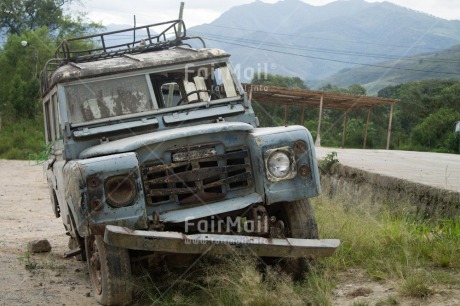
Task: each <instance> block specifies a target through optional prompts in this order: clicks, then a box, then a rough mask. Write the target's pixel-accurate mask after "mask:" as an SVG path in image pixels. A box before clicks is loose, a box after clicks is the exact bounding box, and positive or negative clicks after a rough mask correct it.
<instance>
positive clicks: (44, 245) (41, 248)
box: [27, 239, 51, 253]
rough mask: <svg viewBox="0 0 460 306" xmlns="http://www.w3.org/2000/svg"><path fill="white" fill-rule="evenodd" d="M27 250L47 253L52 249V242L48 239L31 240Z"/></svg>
mask: <svg viewBox="0 0 460 306" xmlns="http://www.w3.org/2000/svg"><path fill="white" fill-rule="evenodd" d="M27 250H28V251H29V252H31V253H45V252H49V251H51V244H50V243H49V241H48V240H47V239H40V240H34V241H29V243H28V244H27Z"/></svg>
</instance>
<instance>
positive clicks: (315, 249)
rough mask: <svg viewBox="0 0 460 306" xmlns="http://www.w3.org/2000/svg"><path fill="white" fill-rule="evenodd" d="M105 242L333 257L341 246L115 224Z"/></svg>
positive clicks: (213, 251)
mask: <svg viewBox="0 0 460 306" xmlns="http://www.w3.org/2000/svg"><path fill="white" fill-rule="evenodd" d="M104 241H105V242H106V243H107V244H109V245H112V246H116V247H120V248H125V249H132V250H143V251H155V252H167V253H184V254H204V253H206V254H214V255H225V254H240V255H257V256H267V257H290V258H299V257H308V258H318V257H326V256H331V255H332V254H333V253H334V251H335V250H336V249H337V247H338V246H339V245H340V241H339V240H338V239H296V238H285V239H280V238H263V237H252V236H242V235H218V234H194V235H185V234H182V233H179V232H156V231H139V230H136V231H133V230H130V229H128V228H125V227H120V226H114V225H107V226H106V228H105V233H104Z"/></svg>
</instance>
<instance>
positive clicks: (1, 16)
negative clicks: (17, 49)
mask: <svg viewBox="0 0 460 306" xmlns="http://www.w3.org/2000/svg"><path fill="white" fill-rule="evenodd" d="M72 2H73V0H2V2H0V28H1V29H2V32H3V33H5V34H7V35H8V34H15V35H20V34H21V33H22V32H24V31H31V30H36V29H38V28H42V27H46V28H48V30H49V33H50V35H52V36H55V37H64V36H72V34H82V33H85V32H88V31H91V30H93V29H95V28H100V27H101V26H100V25H98V24H96V23H93V22H90V21H87V20H84V19H85V18H84V15H77V16H76V17H75V19H73V18H72V17H71V16H70V15H68V14H65V13H64V7H65V5H68V4H70V3H72Z"/></svg>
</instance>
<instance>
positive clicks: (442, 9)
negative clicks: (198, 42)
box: [71, 0, 460, 27]
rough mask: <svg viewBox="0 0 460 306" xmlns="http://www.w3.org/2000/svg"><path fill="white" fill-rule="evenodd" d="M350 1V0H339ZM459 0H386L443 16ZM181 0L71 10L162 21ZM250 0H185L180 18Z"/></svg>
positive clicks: (459, 12) (110, 19) (106, 19)
mask: <svg viewBox="0 0 460 306" xmlns="http://www.w3.org/2000/svg"><path fill="white" fill-rule="evenodd" d="M284 1H293V0H284ZM340 1H354V0H340ZM367 1H368V2H382V1H381V0H367ZM458 1H459V0H423V1H420V0H390V1H389V2H392V3H395V4H398V5H401V6H404V7H408V8H411V9H414V10H418V11H421V12H425V13H428V14H431V15H434V16H437V17H441V18H445V19H460V6H459V5H458ZM180 2H181V0H168V1H167V0H161V1H158V0H157V1H145V0H130V1H121V0H98V1H87V2H84V3H83V7H82V5H81V4H80V5H79V4H76V3H81V2H78V1H76V2H74V4H72V6H71V9H72V10H77V11H78V10H79V11H85V12H87V13H88V18H90V19H91V20H93V21H97V22H101V23H102V24H104V25H108V24H111V23H115V24H129V25H132V24H133V16H134V15H136V20H137V24H138V25H145V24H150V23H156V22H162V21H167V20H172V19H177V18H178V14H179V7H180ZM251 2H254V0H233V1H215V0H193V1H185V10H184V20H185V22H186V25H187V27H192V26H195V25H199V24H203V23H209V22H212V21H213V20H215V19H216V18H218V17H219V16H220V15H221V14H222V13H224V12H225V11H227V10H229V9H230V8H231V7H233V6H237V5H242V4H247V3H251ZM263 2H266V3H275V2H277V0H264V1H263ZM303 2H305V3H308V4H311V5H316V6H318V5H325V4H327V3H330V2H333V0H304V1H303Z"/></svg>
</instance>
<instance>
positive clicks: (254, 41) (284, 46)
mask: <svg viewBox="0 0 460 306" xmlns="http://www.w3.org/2000/svg"><path fill="white" fill-rule="evenodd" d="M193 31H194V32H196V33H199V34H200V33H201V34H202V35H206V36H211V38H216V39H227V40H229V39H230V40H236V41H239V42H243V43H253V44H259V45H267V46H271V47H277V48H283V49H295V50H307V51H312V52H318V53H330V54H336V55H344V56H360V57H371V58H382V59H389V60H403V61H420V60H422V61H427V62H441V63H460V61H456V60H449V59H443V58H438V59H430V58H424V57H413V56H412V57H410V58H409V57H405V58H401V57H400V56H391V55H383V54H377V53H363V52H354V51H336V50H333V49H326V48H311V47H304V46H299V45H285V44H281V43H273V42H262V41H256V40H250V39H246V38H238V37H230V36H223V35H216V34H209V33H204V32H200V31H195V30H193ZM206 36H203V37H206Z"/></svg>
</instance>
